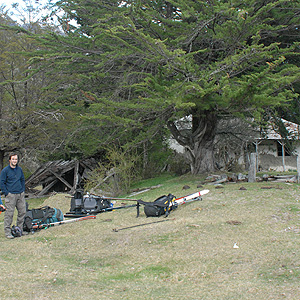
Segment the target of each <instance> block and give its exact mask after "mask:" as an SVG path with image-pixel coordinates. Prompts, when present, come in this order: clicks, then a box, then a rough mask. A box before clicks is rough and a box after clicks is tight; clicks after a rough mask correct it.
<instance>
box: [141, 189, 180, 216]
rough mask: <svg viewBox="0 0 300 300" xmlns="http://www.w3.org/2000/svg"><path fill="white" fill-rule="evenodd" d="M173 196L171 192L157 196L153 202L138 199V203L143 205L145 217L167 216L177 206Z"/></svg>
mask: <svg viewBox="0 0 300 300" xmlns="http://www.w3.org/2000/svg"><path fill="white" fill-rule="evenodd" d="M175 199H176V198H175V196H174V195H172V194H169V195H167V196H166V195H163V196H161V197H159V198H157V199H156V200H155V201H154V202H145V201H142V200H138V201H137V202H138V204H139V205H140V204H143V205H144V212H145V215H146V216H147V217H159V216H162V215H165V217H167V216H168V215H169V213H170V212H171V211H172V210H174V209H176V208H177V207H178V204H177V203H176V202H175ZM139 205H138V206H137V216H139Z"/></svg>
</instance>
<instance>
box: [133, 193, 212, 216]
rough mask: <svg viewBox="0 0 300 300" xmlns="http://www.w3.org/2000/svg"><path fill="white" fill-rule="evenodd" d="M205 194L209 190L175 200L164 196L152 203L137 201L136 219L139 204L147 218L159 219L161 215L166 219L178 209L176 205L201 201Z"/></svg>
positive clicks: (170, 195)
mask: <svg viewBox="0 0 300 300" xmlns="http://www.w3.org/2000/svg"><path fill="white" fill-rule="evenodd" d="M207 193H209V190H202V191H199V192H196V193H193V194H190V195H187V196H183V197H179V198H175V196H173V195H172V194H169V195H168V196H166V195H164V196H161V197H159V198H157V199H156V200H155V201H154V202H145V201H142V200H137V217H138V216H139V206H140V205H141V204H143V205H144V212H145V215H146V216H147V217H159V216H162V215H165V217H167V216H168V215H169V213H170V212H171V211H172V210H174V209H176V208H177V207H178V205H182V204H185V203H188V202H192V201H197V200H202V196H203V195H206V194H207Z"/></svg>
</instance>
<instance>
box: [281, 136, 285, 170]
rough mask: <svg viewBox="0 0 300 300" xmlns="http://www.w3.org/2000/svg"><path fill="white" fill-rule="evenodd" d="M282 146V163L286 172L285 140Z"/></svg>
mask: <svg viewBox="0 0 300 300" xmlns="http://www.w3.org/2000/svg"><path fill="white" fill-rule="evenodd" d="M281 147H282V165H283V172H285V147H284V142H282V144H281Z"/></svg>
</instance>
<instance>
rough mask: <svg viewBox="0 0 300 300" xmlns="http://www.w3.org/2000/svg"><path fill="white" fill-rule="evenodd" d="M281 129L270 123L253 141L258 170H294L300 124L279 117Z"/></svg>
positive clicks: (299, 148) (299, 137) (295, 167)
mask: <svg viewBox="0 0 300 300" xmlns="http://www.w3.org/2000/svg"><path fill="white" fill-rule="evenodd" d="M281 123H282V126H283V127H282V128H281V131H283V132H285V134H284V136H282V135H281V134H280V133H279V130H278V127H277V128H276V127H275V125H274V124H272V123H270V125H269V126H267V128H266V129H265V130H263V131H262V132H261V134H260V137H259V138H256V139H255V141H254V145H255V151H256V154H257V167H258V170H259V171H280V172H285V171H295V170H297V156H298V155H299V154H300V125H299V124H296V123H293V122H290V121H287V120H285V119H281Z"/></svg>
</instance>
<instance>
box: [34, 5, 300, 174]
mask: <svg viewBox="0 0 300 300" xmlns="http://www.w3.org/2000/svg"><path fill="white" fill-rule="evenodd" d="M299 4H300V2H299V1H298V0H295V1H283V0H279V1H268V0H249V1H240V0H232V1H226V0H224V1H209V0H207V1H194V0H177V1H171V0H170V1H163V0H159V1H150V0H132V1H112V0H110V1H105V0H104V1H103V0H89V1H86V0H65V1H60V2H58V3H57V5H58V6H59V8H60V9H62V10H63V11H64V13H65V14H64V15H63V17H62V18H61V21H62V25H64V28H65V30H66V34H65V35H54V34H53V33H52V34H51V35H47V36H46V35H43V36H42V37H41V39H40V41H41V42H43V43H44V44H46V45H47V48H48V49H49V48H51V51H49V52H47V53H40V54H39V56H38V55H36V60H37V61H42V60H43V61H46V62H47V63H48V64H50V63H51V64H53V63H54V65H55V68H58V69H62V68H64V70H66V72H68V70H69V72H70V73H71V74H73V76H75V74H76V79H78V81H77V84H76V89H77V90H78V91H80V92H81V94H82V99H84V101H85V104H86V105H87V106H88V107H89V109H90V111H89V112H90V115H89V117H90V120H92V121H93V122H94V123H93V124H95V126H98V127H99V128H101V129H103V128H106V127H105V125H110V127H109V126H107V128H109V129H107V133H109V136H111V134H112V132H114V131H113V130H112V128H113V129H116V128H117V129H118V130H117V132H118V133H120V132H121V133H122V134H121V135H119V138H120V139H122V138H123V139H124V137H126V141H127V142H128V141H129V140H131V141H134V144H135V145H136V144H139V143H143V142H145V140H146V136H149V135H150V136H154V135H157V134H158V133H161V131H160V130H161V128H162V127H163V126H166V127H167V128H168V129H169V131H170V133H171V134H172V135H173V137H174V138H175V139H176V140H177V141H178V142H179V143H180V144H181V145H183V146H184V147H185V149H186V154H187V157H188V159H189V162H190V165H191V171H192V173H194V174H197V173H202V172H207V171H213V170H214V169H215V161H214V142H215V136H216V129H217V124H218V121H219V120H220V118H223V117H224V116H226V117H227V118H228V117H230V116H232V117H240V118H251V119H253V120H257V121H260V120H261V118H262V116H264V115H265V114H266V112H270V111H271V112H273V111H275V110H276V109H278V108H279V107H281V106H282V105H288V104H289V103H290V102H292V101H293V100H294V99H295V98H296V97H297V94H296V93H295V90H294V85H295V84H296V83H297V82H299V79H300V78H299V68H298V66H297V64H296V63H295V59H294V56H295V54H297V53H298V52H299V44H298V43H299V12H300V9H299V7H300V6H299ZM60 16H61V15H60ZM73 20H74V21H76V26H74V27H73V26H72V25H71V24H72V22H71V21H73ZM78 74H79V75H80V76H78ZM185 116H190V123H188V124H187V125H185V126H181V125H180V124H181V122H179V121H180V120H181V119H182V118H183V117H185ZM111 125H113V127H111ZM114 133H115V132H114ZM124 133H126V134H124Z"/></svg>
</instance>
